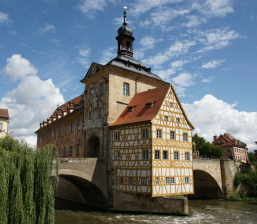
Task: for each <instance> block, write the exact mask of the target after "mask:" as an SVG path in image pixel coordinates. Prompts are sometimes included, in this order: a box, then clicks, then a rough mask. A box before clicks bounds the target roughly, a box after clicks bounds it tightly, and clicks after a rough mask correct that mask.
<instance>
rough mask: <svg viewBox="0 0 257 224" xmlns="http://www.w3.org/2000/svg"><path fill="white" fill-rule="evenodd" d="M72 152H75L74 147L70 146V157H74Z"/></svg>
mask: <svg viewBox="0 0 257 224" xmlns="http://www.w3.org/2000/svg"><path fill="white" fill-rule="evenodd" d="M72 151H73V147H72V145H71V146H70V156H72Z"/></svg>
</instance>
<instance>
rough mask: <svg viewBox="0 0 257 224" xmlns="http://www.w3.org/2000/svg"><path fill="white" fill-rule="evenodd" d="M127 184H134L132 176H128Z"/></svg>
mask: <svg viewBox="0 0 257 224" xmlns="http://www.w3.org/2000/svg"><path fill="white" fill-rule="evenodd" d="M129 184H130V185H133V184H134V180H133V177H130V178H129Z"/></svg>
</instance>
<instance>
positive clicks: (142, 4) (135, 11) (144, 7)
mask: <svg viewBox="0 0 257 224" xmlns="http://www.w3.org/2000/svg"><path fill="white" fill-rule="evenodd" d="M182 1H183V0H154V1H153V0H138V1H137V2H136V3H135V4H133V5H132V8H131V9H129V14H132V15H133V16H139V15H142V14H144V13H146V12H148V11H149V10H151V9H153V8H156V7H157V8H158V7H161V6H164V5H168V4H173V3H178V2H182Z"/></svg>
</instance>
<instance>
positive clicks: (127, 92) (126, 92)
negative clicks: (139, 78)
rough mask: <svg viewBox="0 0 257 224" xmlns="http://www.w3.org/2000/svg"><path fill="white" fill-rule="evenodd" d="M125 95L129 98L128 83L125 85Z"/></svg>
mask: <svg viewBox="0 0 257 224" xmlns="http://www.w3.org/2000/svg"><path fill="white" fill-rule="evenodd" d="M123 95H126V96H129V84H128V83H127V82H124V83H123Z"/></svg>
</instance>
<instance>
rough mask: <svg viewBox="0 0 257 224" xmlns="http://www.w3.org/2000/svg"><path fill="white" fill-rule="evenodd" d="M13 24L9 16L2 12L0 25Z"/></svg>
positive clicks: (0, 13)
mask: <svg viewBox="0 0 257 224" xmlns="http://www.w3.org/2000/svg"><path fill="white" fill-rule="evenodd" d="M9 22H11V20H10V18H9V15H8V14H6V13H4V12H0V25H1V24H6V23H9Z"/></svg>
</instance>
